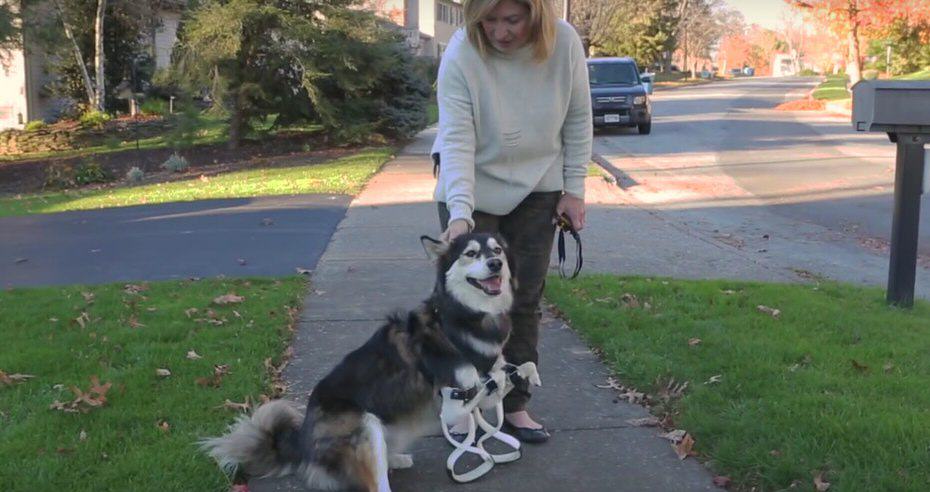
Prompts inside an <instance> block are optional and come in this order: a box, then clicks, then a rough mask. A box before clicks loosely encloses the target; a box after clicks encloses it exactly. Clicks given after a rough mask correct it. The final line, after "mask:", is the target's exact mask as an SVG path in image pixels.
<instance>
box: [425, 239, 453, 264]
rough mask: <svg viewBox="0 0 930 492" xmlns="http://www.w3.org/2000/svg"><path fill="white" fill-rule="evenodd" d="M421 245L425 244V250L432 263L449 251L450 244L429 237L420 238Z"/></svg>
mask: <svg viewBox="0 0 930 492" xmlns="http://www.w3.org/2000/svg"><path fill="white" fill-rule="evenodd" d="M420 243H421V244H423V249H425V250H426V256H428V257H429V259H430V260H432V261H436V260H438V259H439V257H440V256H442V255H444V254H446V251H449V243H447V242H444V241H439V240H437V239H433V238H431V237H429V236H420Z"/></svg>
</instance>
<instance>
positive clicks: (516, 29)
mask: <svg viewBox="0 0 930 492" xmlns="http://www.w3.org/2000/svg"><path fill="white" fill-rule="evenodd" d="M481 28H482V29H483V30H484V35H485V36H487V38H488V40H489V41H490V42H491V46H494V48H495V49H497V50H498V51H500V52H501V53H511V52H513V51H515V50H517V49H520V48H522V47H523V46H524V45H526V42H527V41H528V40H529V37H530V9H529V8H527V7H526V6H525V5H523V4H520V3H517V2H516V1H514V0H501V2H500V3H498V4H497V6H495V7H494V8H493V9H492V10H491V11H490V12H488V15H486V16H485V17H484V19H481Z"/></svg>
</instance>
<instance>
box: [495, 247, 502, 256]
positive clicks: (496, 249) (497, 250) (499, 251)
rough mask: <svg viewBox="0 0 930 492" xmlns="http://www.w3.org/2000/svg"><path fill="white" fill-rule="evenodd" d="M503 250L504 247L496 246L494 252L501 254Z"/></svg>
mask: <svg viewBox="0 0 930 492" xmlns="http://www.w3.org/2000/svg"><path fill="white" fill-rule="evenodd" d="M502 251H504V250H502V249H500V248H494V254H496V255H499V254H501V252H502Z"/></svg>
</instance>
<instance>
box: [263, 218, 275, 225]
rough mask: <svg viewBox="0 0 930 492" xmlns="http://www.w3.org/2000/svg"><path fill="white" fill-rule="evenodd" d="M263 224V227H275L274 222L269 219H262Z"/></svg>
mask: <svg viewBox="0 0 930 492" xmlns="http://www.w3.org/2000/svg"><path fill="white" fill-rule="evenodd" d="M261 224H262V225H263V226H270V225H274V221H273V220H271V219H268V218H264V219H262V222H261Z"/></svg>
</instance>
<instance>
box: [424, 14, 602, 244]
mask: <svg viewBox="0 0 930 492" xmlns="http://www.w3.org/2000/svg"><path fill="white" fill-rule="evenodd" d="M556 31H557V36H556V43H555V51H554V53H553V54H552V56H551V57H549V59H548V60H546V61H544V62H542V63H539V62H536V61H534V60H533V59H532V47H531V46H525V47H523V48H521V49H519V50H517V51H516V52H514V53H511V54H501V53H492V54H489V55H488V56H487V57H486V58H484V59H482V58H481V55H480V54H479V53H478V51H477V50H476V49H475V47H474V46H472V44H471V43H470V42H469V41H468V38H467V37H466V36H465V31H464V29H460V30H459V31H457V32H456V33H455V34H454V35H453V36H452V39H451V40H450V42H449V46H448V48H447V49H446V51H445V53H444V54H443V57H442V62H441V64H440V66H439V80H438V101H439V134H438V136H437V138H436V141H435V142H434V144H433V150H432V152H433V153H436V152H438V153H439V154H440V156H441V167H440V171H439V180H438V182H437V183H436V191H435V194H434V198H435V199H436V200H437V201H442V202H446V205H447V207H448V208H449V215H450V218H449V220H450V221H452V220H455V219H465V220H467V221H468V222H469V223H470V224H471V225H472V226H474V222H473V221H472V218H471V216H472V212H473V211H474V210H479V211H481V212H486V213H490V214H494V215H506V214H508V213H510V212H511V211H512V210H513V209H514V208H516V206H517V205H518V204H519V203H520V202H521V201H523V199H524V198H526V196H527V195H529V194H530V193H531V192H534V191H565V192H566V193H570V194H572V195H575V196H577V197H580V198H584V178H585V175H586V174H587V165H588V162H589V161H590V159H591V141H592V138H593V136H592V127H591V90H590V88H589V86H588V70H587V64H586V62H585V58H584V51H583V49H582V47H581V40H580V39H579V38H578V34H577V33H576V32H575V29H574V28H573V27H572V26H571V25H570V24H568V23H566V22H564V21H558V25H557V28H556Z"/></svg>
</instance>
